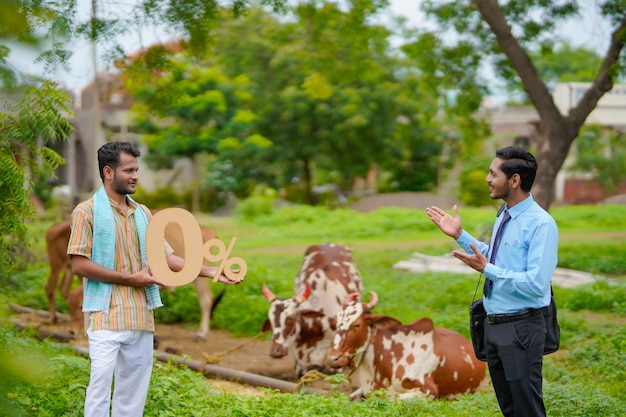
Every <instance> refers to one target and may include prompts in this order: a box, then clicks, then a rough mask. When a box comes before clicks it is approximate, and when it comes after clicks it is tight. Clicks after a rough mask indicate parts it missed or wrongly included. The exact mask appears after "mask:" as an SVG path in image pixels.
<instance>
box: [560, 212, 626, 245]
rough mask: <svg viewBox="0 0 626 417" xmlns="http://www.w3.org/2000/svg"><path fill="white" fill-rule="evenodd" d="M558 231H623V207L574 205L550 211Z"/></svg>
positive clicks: (625, 221)
mask: <svg viewBox="0 0 626 417" xmlns="http://www.w3.org/2000/svg"><path fill="white" fill-rule="evenodd" d="M550 214H552V216H553V217H554V220H556V223H557V225H558V226H559V230H560V231H562V230H572V231H581V230H602V231H607V230H615V231H616V230H624V229H626V216H624V206H623V205H617V204H616V205H612V204H602V205H596V206H588V205H574V206H564V207H559V208H556V209H553V210H550ZM579 243H580V242H579Z"/></svg>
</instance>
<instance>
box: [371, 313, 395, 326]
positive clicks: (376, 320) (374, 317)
mask: <svg viewBox="0 0 626 417" xmlns="http://www.w3.org/2000/svg"><path fill="white" fill-rule="evenodd" d="M367 320H368V321H369V322H370V323H372V325H374V326H375V327H376V328H377V329H390V328H393V327H398V326H401V325H402V322H401V321H400V320H398V319H394V318H393V317H389V316H384V315H382V314H368V315H367Z"/></svg>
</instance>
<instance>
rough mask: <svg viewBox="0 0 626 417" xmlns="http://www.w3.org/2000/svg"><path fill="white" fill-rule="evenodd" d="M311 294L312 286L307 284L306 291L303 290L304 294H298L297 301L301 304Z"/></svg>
mask: <svg viewBox="0 0 626 417" xmlns="http://www.w3.org/2000/svg"><path fill="white" fill-rule="evenodd" d="M310 295H311V286H310V285H309V284H306V287H304V291H302V294H299V295H297V296H296V302H297V303H298V304H300V303H302V302H303V301H304V300H306V299H307V298H309V296H310Z"/></svg>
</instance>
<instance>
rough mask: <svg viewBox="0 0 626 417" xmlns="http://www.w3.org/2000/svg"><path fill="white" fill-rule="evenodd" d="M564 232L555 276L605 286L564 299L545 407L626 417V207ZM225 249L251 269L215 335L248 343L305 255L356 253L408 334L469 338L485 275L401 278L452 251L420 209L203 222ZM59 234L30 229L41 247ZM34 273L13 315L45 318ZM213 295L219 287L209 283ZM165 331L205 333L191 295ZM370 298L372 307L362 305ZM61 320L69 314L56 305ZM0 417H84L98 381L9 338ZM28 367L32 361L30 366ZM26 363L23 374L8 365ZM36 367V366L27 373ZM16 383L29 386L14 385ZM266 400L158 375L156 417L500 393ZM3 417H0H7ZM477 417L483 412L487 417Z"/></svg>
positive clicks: (385, 309) (0, 335) (435, 407)
mask: <svg viewBox="0 0 626 417" xmlns="http://www.w3.org/2000/svg"><path fill="white" fill-rule="evenodd" d="M551 213H552V214H553V216H554V217H555V219H556V220H557V223H558V225H559V231H560V247H559V262H560V263H559V266H561V267H568V268H575V269H579V270H583V271H589V272H593V273H596V274H601V275H605V276H606V277H607V278H606V279H604V280H601V281H599V282H597V283H595V284H589V285H585V286H582V287H579V288H574V289H565V288H559V287H555V288H554V290H555V297H556V300H557V303H558V306H559V319H560V322H561V326H562V343H561V350H560V351H559V352H557V353H555V354H553V355H549V356H546V357H545V363H544V380H545V386H544V397H545V401H546V407H547V409H548V414H549V415H550V416H567V417H571V416H621V415H624V410H626V382H625V381H626V368H625V366H626V365H625V364H626V332H625V330H624V329H625V326H624V324H625V323H626V280H625V279H624V278H626V264H625V259H626V216H625V215H624V214H626V213H625V208H624V206H582V207H562V208H555V209H553V210H552V211H551ZM460 214H461V216H462V219H463V224H464V227H465V228H466V229H467V230H468V231H470V232H471V233H473V234H475V235H477V236H478V235H483V234H486V233H488V229H489V226H490V224H491V222H492V221H493V217H494V215H495V210H493V209H470V208H467V209H465V208H464V209H461V212H460ZM197 217H198V219H199V221H200V222H201V223H202V224H205V225H207V226H209V227H213V228H215V229H216V231H217V232H218V234H219V236H220V237H221V238H222V239H223V240H227V239H229V238H230V237H232V236H237V237H238V240H237V243H236V245H235V247H234V249H233V253H232V255H233V256H241V257H243V258H244V259H245V260H246V261H247V263H248V267H249V270H248V274H247V276H246V279H245V280H244V282H242V283H241V284H240V285H237V286H234V287H229V288H228V290H227V292H226V296H225V298H224V299H223V300H222V302H221V304H220V306H219V307H218V309H217V310H216V312H215V318H214V320H213V322H212V327H213V328H219V329H223V330H227V331H230V332H232V333H233V334H235V335H239V336H252V335H256V334H257V333H258V332H259V330H260V328H261V323H262V321H263V320H264V319H265V316H266V313H267V302H266V301H265V299H264V298H263V296H262V294H261V286H262V284H263V283H264V282H265V283H267V284H268V285H269V286H270V287H271V289H272V290H273V291H274V293H275V294H276V295H278V296H290V295H291V294H292V293H293V281H294V277H295V275H296V273H297V271H298V269H299V267H300V263H301V262H302V254H303V253H304V251H305V249H306V247H307V246H309V245H311V244H316V243H322V242H336V243H340V244H344V245H347V246H350V247H351V249H352V251H353V256H354V259H355V261H356V263H357V265H358V267H359V269H360V271H361V274H362V277H363V282H364V286H365V291H366V292H367V291H376V292H377V293H378V296H379V303H378V305H377V306H376V310H377V312H378V313H382V314H388V315H391V316H394V317H397V318H398V319H400V320H402V321H403V322H409V321H413V320H415V319H418V318H420V317H423V316H429V317H431V318H432V319H433V320H434V321H435V323H436V324H437V325H440V326H445V327H448V328H451V329H454V330H457V331H459V332H461V333H462V334H464V335H466V336H468V330H467V327H468V326H467V320H468V313H467V311H468V310H467V309H468V306H469V303H470V302H471V300H472V298H473V295H474V291H475V289H476V281H477V279H478V276H477V275H476V276H474V275H455V274H436V273H424V274H414V273H408V272H405V271H400V270H395V269H393V268H392V265H393V264H394V263H396V262H398V261H400V260H406V259H408V258H409V257H410V255H411V254H412V253H413V252H424V253H427V254H431V255H441V254H444V253H448V252H449V251H450V250H452V249H454V248H455V247H456V246H455V244H454V242H453V241H452V240H451V239H449V238H447V237H445V236H443V235H442V234H441V232H439V231H438V229H436V227H435V226H434V225H432V224H431V223H430V220H429V219H428V217H427V216H426V214H425V213H424V212H422V211H419V210H409V209H381V210H376V211H374V212H371V213H367V214H364V213H356V212H352V211H349V210H335V211H331V210H328V209H324V208H312V207H288V208H283V209H280V210H276V211H274V212H273V213H272V214H270V215H266V216H259V217H256V218H255V217H248V218H247V220H244V219H243V218H238V217H235V218H222V217H211V216H207V215H199V216H197ZM49 224H50V223H49V222H41V223H33V224H31V225H30V227H31V230H32V231H33V235H38V236H41V235H42V233H43V231H44V230H45V228H46V227H48V226H49ZM28 259H29V261H28V262H26V264H27V265H28V267H27V268H26V269H25V270H24V271H23V272H20V273H17V274H15V275H13V276H12V277H10V279H9V282H7V283H6V285H5V286H4V289H5V290H4V296H3V297H4V299H5V300H4V302H3V304H5V305H6V304H7V303H8V301H14V302H17V303H19V304H22V305H29V306H31V307H34V308H41V309H46V308H47V305H46V301H45V296H44V295H43V287H44V285H45V281H46V278H47V272H48V271H47V266H46V263H45V255H44V248H43V246H42V245H41V243H38V242H37V241H36V240H33V242H31V246H30V255H29V257H28ZM213 285H214V291H217V290H218V289H219V284H213ZM165 297H167V298H166V301H165V304H166V306H165V307H164V308H161V309H159V310H157V319H160V320H163V321H170V322H171V321H178V320H182V318H185V319H186V320H187V321H190V322H192V323H193V324H194V325H196V324H197V320H198V319H199V312H198V306H197V300H196V298H195V294H194V292H193V290H192V288H191V286H188V287H185V288H179V289H177V292H176V295H175V296H174V297H169V296H165ZM366 298H367V296H366ZM57 304H58V305H59V306H60V308H61V309H63V308H65V307H64V302H62V300H60V299H59V300H58V301H57ZM0 354H1V355H3V357H4V358H5V359H6V358H10V359H11V360H10V361H9V360H8V359H6V360H0V379H2V380H3V381H5V380H8V381H11V383H8V384H4V383H3V384H0V385H2V387H0V397H1V398H0V407H4V408H5V409H6V410H9V406H10V407H11V409H12V410H16V411H15V412H16V413H17V412H18V411H20V412H21V414H10V413H9V412H5V413H4V414H3V413H2V412H0V415H27V416H66V415H67V416H70V415H77V416H80V415H82V400H83V398H84V389H85V386H86V384H87V380H88V364H87V360H86V359H84V358H80V357H77V356H75V355H74V354H73V353H72V352H70V351H69V350H68V349H67V348H66V347H64V346H60V345H56V344H53V343H50V342H45V343H39V342H37V341H36V340H35V339H33V338H32V337H30V336H23V335H22V334H20V333H18V332H16V331H15V330H13V329H12V328H11V327H10V326H8V327H5V328H4V329H3V330H2V331H1V332H0ZM25 354H27V355H28V356H26V357H25V359H22V358H24V356H23V355H25ZM15 359H19V360H17V362H19V363H23V365H24V366H23V368H18V369H14V367H12V366H13V365H10V363H14V362H16V360H15ZM29 364H30V365H32V366H27V365H29ZM16 375H18V376H19V377H16ZM268 394H271V395H268V396H266V397H263V398H252V397H248V396H238V395H235V394H232V393H226V392H222V391H220V390H219V389H217V388H215V387H213V386H212V385H211V383H210V382H207V381H205V380H204V378H203V377H202V376H201V375H199V374H197V373H194V372H192V371H189V370H182V369H178V368H175V367H173V366H168V365H163V364H158V365H157V370H156V371H155V372H154V374H153V381H152V385H151V390H150V397H149V399H148V403H147V405H146V414H145V415H146V416H209V415H211V416H291V415H310V416H321V415H328V416H409V415H410V416H451V417H457V416H468V415H469V416H475V415H481V416H498V415H500V414H499V410H498V407H497V402H496V400H495V396H494V395H493V393H492V392H491V391H488V392H484V393H478V394H475V395H468V396H464V397H463V398H461V399H459V400H457V401H405V402H395V401H391V400H389V399H388V398H386V397H385V396H384V395H381V396H378V397H374V398H370V399H368V400H366V401H363V402H359V403H350V402H349V401H347V399H346V398H345V396H343V395H341V394H335V395H331V396H328V397H318V396H310V395H303V394H284V393H271V392H269V391H268ZM1 410H2V408H0V411H1ZM477 410H480V411H477Z"/></svg>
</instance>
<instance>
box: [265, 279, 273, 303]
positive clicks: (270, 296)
mask: <svg viewBox="0 0 626 417" xmlns="http://www.w3.org/2000/svg"><path fill="white" fill-rule="evenodd" d="M263 296H264V297H265V299H266V300H267V301H269V302H270V303H271V302H272V301H274V300H275V299H276V296H275V295H274V293H273V292H272V291H270V289H269V288H268V287H267V285H265V283H263Z"/></svg>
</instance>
